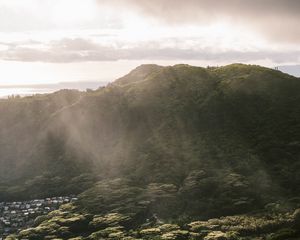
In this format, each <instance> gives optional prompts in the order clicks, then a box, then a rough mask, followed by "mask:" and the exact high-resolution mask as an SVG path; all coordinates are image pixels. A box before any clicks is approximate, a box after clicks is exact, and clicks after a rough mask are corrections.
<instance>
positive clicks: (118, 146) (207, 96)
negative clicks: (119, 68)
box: [0, 64, 300, 218]
mask: <svg viewBox="0 0 300 240" xmlns="http://www.w3.org/2000/svg"><path fill="white" fill-rule="evenodd" d="M299 91H300V80H299V79H298V78H294V77H291V76H289V75H286V74H283V73H281V72H279V71H274V70H271V69H267V68H263V67H259V66H250V65H242V64H233V65H228V66H225V67H220V68H208V69H204V68H200V67H192V66H188V65H175V66H172V67H161V66H156V65H150V66H149V65H143V66H141V67H139V68H137V69H135V70H133V71H132V72H131V73H129V74H128V75H126V76H125V77H124V78H121V79H118V80H117V81H116V82H114V83H112V84H110V85H109V86H107V87H105V88H101V89H99V90H97V91H94V92H88V93H77V92H76V93H75V92H68V93H67V92H61V95H58V96H61V98H60V99H59V98H57V95H49V96H45V97H33V98H30V99H26V98H25V99H19V100H11V102H9V101H3V102H2V103H1V108H2V110H1V111H2V112H3V114H1V116H0V118H1V124H3V125H2V126H3V128H1V129H3V130H2V132H1V137H0V139H1V140H2V144H1V153H2V156H4V157H2V158H1V161H2V166H3V168H1V170H2V171H3V172H2V173H3V175H1V177H2V178H3V176H5V179H4V178H3V181H5V180H6V181H7V180H9V181H10V183H11V186H7V185H4V186H3V191H1V193H2V196H1V197H2V198H8V197H10V198H18V197H20V196H22V197H30V198H32V197H37V196H40V195H44V196H45V195H47V194H51V195H55V194H61V193H68V192H76V193H78V192H82V191H83V190H85V189H87V188H88V187H91V186H92V184H93V182H95V181H99V180H100V181H101V180H103V181H108V182H104V183H103V182H100V183H99V184H100V185H99V184H98V185H96V186H95V187H94V188H92V189H91V190H89V191H87V192H86V193H84V194H83V195H82V200H81V202H82V206H83V207H84V208H86V210H87V211H91V210H93V211H96V210H97V211H99V212H101V211H103V205H102V203H103V202H102V203H101V204H100V202H101V201H104V200H101V201H98V200H99V199H98V198H97V196H102V195H103V194H104V195H105V194H106V195H107V199H112V198H113V196H116V195H117V196H116V200H115V201H110V200H109V202H108V203H107V204H104V206H106V207H107V211H111V210H113V209H115V206H120V208H121V209H123V208H124V207H125V210H124V212H125V213H126V212H128V211H130V212H131V211H132V207H128V208H129V210H128V208H127V207H126V206H127V203H128V204H129V203H130V202H131V201H133V205H130V204H129V205H128V206H136V202H137V200H136V199H135V198H134V197H133V196H131V194H130V191H128V192H127V190H126V189H131V190H132V189H140V190H139V191H138V193H137V195H136V198H137V199H140V200H142V201H146V202H147V201H150V202H151V203H153V204H152V205H151V206H149V205H147V206H146V207H145V208H144V207H143V208H142V211H146V213H145V214H146V215H148V214H150V215H151V214H152V213H153V212H156V213H161V217H163V218H170V217H172V218H173V217H174V218H176V217H178V216H183V215H187V216H190V217H193V216H198V217H199V216H200V217H202V218H208V217H214V216H222V215H228V214H235V213H243V212H248V211H251V210H255V209H260V208H262V207H263V206H265V205H266V204H267V203H270V202H274V201H281V200H282V201H286V200H288V199H292V198H295V197H299V192H300V191H299V190H300V189H299V186H300V178H299V176H298V175H299V174H297V172H298V171H299V170H300V159H299V157H300V150H299V149H300V148H299V145H300V104H299V103H300V96H299V94H298V93H299ZM71 96H72V97H71ZM38 104H40V105H38ZM48 105H49V106H50V107H49V108H50V110H48V108H47V106H48ZM12 106H14V108H16V109H17V110H12V109H13V108H12ZM37 106H40V107H37ZM68 106H69V107H68ZM60 109H62V111H60ZM54 113H55V114H54ZM56 113H57V114H56ZM7 126H9V127H7ZM20 134H21V135H20ZM15 146H18V150H17V151H14V150H13V149H14V148H15ZM19 146H23V148H22V147H21V148H20V147H19ZM8 170H9V171H10V172H8ZM7 173H9V174H7ZM115 178H118V179H120V180H118V181H119V182H120V184H119V185H118V184H117V185H115V190H116V192H114V191H112V192H110V191H108V190H107V188H108V189H110V186H113V185H111V184H113V183H111V182H110V181H112V182H114V180H113V179H115ZM50 179H51V180H50ZM53 179H55V180H53ZM12 180H13V181H12ZM124 182H125V183H126V184H125V185H124ZM103 184H104V185H103ZM97 186H101V187H100V188H99V187H97ZM105 186H107V187H105ZM49 189H50V190H49ZM122 189H123V190H124V192H123V194H124V195H122V197H118V194H119V191H123V190H122ZM143 189H147V190H146V191H144V190H143ZM103 191H105V192H103ZM91 196H93V197H91ZM165 196H166V197H165ZM132 197H133V199H132ZM161 198H162V199H164V200H161ZM127 200H128V201H127ZM164 201H165V202H164ZM104 203H105V201H104ZM110 204H112V206H111V205H110ZM165 206H168V209H166V208H165ZM171 206H172V207H171ZM126 209H127V210H126ZM136 209H137V208H136Z"/></svg>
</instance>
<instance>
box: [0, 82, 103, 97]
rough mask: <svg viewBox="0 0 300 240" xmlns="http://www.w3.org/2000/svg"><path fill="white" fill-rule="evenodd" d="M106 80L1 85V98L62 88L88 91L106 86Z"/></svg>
mask: <svg viewBox="0 0 300 240" xmlns="http://www.w3.org/2000/svg"><path fill="white" fill-rule="evenodd" d="M107 83H108V82H106V81H90V82H84V81H82V82H61V83H57V84H35V85H7V86H1V85H0V99H6V98H9V97H12V96H20V97H26V96H32V95H36V94H48V93H53V92H56V91H59V90H61V89H74V90H79V91H86V90H87V89H92V90H96V89H97V88H99V87H101V86H105V85H106V84H107Z"/></svg>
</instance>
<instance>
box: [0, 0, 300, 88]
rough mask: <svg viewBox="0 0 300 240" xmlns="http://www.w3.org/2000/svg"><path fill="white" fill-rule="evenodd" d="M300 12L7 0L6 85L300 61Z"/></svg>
mask: <svg viewBox="0 0 300 240" xmlns="http://www.w3.org/2000/svg"><path fill="white" fill-rule="evenodd" d="M299 10H300V1H298V0H222V1H219V0H151V1H150V0H0V69H1V75H0V87H5V86H10V87H11V86H17V85H32V84H55V83H61V82H63V83H65V82H79V81H86V82H97V81H99V82H109V81H112V80H114V79H116V78H118V77H121V76H122V75H124V74H126V73H128V72H129V71H130V70H131V69H133V68H135V67H137V66H138V65H140V64H145V63H156V64H160V65H173V64H177V63H186V64H191V65H197V66H207V65H225V64H229V63H234V62H242V63H249V64H260V65H264V66H268V67H275V66H294V65H300V28H299V22H300V14H299ZM284 69H290V68H289V67H287V68H286V67H285V68H284ZM293 71H296V72H297V71H298V70H297V67H296V70H295V67H293ZM298 72H299V71H298Z"/></svg>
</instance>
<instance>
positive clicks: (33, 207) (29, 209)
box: [0, 196, 77, 240]
mask: <svg viewBox="0 0 300 240" xmlns="http://www.w3.org/2000/svg"><path fill="white" fill-rule="evenodd" d="M76 200H77V198H76V196H64V197H52V198H45V199H35V200H30V201H22V202H0V240H2V239H4V238H5V237H6V236H7V235H9V234H12V233H16V232H18V231H20V230H21V229H24V228H27V227H30V226H32V224H33V223H34V219H35V218H36V217H38V216H41V215H46V214H48V213H49V212H51V211H53V210H56V209H58V208H59V206H60V205H62V204H65V203H70V202H74V201H76Z"/></svg>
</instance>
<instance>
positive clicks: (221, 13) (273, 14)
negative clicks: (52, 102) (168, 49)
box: [98, 0, 300, 43]
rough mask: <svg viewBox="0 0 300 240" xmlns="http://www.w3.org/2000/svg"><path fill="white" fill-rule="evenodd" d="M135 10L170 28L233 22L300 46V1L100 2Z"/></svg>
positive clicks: (194, 0)
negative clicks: (162, 22)
mask: <svg viewBox="0 0 300 240" xmlns="http://www.w3.org/2000/svg"><path fill="white" fill-rule="evenodd" d="M98 2H99V4H100V5H101V4H115V6H119V7H123V9H126V8H128V9H130V8H131V9H132V8H134V9H135V10H137V11H140V13H142V14H144V15H148V16H150V17H154V18H156V19H160V20H162V21H164V22H165V23H167V24H170V25H172V24H185V23H189V24H190V23H193V24H209V23H211V22H216V21H223V20H226V21H230V22H231V23H233V24H236V25H239V26H244V27H247V28H251V29H254V30H256V31H259V32H260V33H262V34H264V35H265V36H266V37H267V38H269V39H270V40H273V41H276V42H291V43H300V28H299V22H300V14H299V10H300V1H299V0H222V1H220V0H184V1H183V0H151V1H149V0H98Z"/></svg>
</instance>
